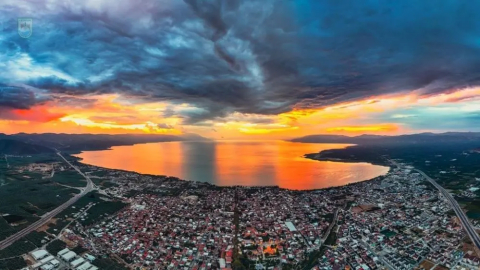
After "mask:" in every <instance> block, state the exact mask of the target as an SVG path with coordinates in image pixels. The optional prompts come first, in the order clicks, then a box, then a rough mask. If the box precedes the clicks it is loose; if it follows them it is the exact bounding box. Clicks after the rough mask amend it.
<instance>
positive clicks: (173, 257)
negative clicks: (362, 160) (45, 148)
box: [23, 162, 480, 270]
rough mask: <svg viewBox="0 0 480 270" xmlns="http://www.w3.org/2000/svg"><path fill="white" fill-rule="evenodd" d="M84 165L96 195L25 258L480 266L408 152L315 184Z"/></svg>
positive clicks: (260, 265)
mask: <svg viewBox="0 0 480 270" xmlns="http://www.w3.org/2000/svg"><path fill="white" fill-rule="evenodd" d="M61 164H62V163H58V164H53V165H50V167H49V166H46V165H41V164H40V165H29V166H27V167H24V168H23V169H24V170H27V171H40V172H42V173H43V174H44V175H45V176H46V177H48V175H50V174H53V173H51V170H54V169H55V168H57V170H59V171H62V170H65V171H68V168H66V167H63V165H61ZM78 168H79V169H80V170H81V171H83V172H86V174H87V175H88V176H89V177H90V178H91V179H92V180H93V181H94V182H95V183H96V185H97V186H98V187H99V188H98V190H95V191H92V193H95V195H96V197H95V198H97V199H98V200H97V201H92V202H88V203H87V202H83V204H81V205H76V206H72V207H71V208H69V209H67V210H66V211H65V212H62V214H61V215H60V216H62V215H63V218H64V219H65V220H68V223H67V222H65V226H64V227H63V228H60V230H57V231H53V233H48V236H47V237H46V239H52V238H55V239H57V240H56V241H61V242H64V243H65V244H64V245H60V247H59V248H57V249H54V251H51V252H49V251H48V249H47V250H46V249H45V248H43V247H42V248H38V249H36V250H34V251H31V252H29V253H28V254H25V255H24V256H23V258H24V259H25V260H26V261H27V262H28V266H27V267H25V268H24V269H41V270H52V269H78V270H96V269H103V268H100V267H99V266H96V264H95V261H96V260H98V259H97V258H105V257H108V258H111V259H112V261H115V262H116V263H118V264H119V265H122V267H124V268H125V269H192V270H206V269H355V270H360V269H363V270H369V269H395V270H401V269H437V270H441V269H458V270H460V269H478V268H479V267H480V256H479V255H480V253H479V250H478V249H477V248H476V247H475V245H474V244H473V243H472V242H471V241H470V240H469V237H468V236H467V235H466V233H465V231H464V230H463V229H462V225H461V223H460V222H459V219H458V218H457V217H456V215H455V213H454V212H453V210H452V208H451V206H450V205H449V203H448V201H447V200H446V199H445V198H444V197H443V196H442V194H441V193H440V192H439V191H438V190H437V189H436V188H435V187H434V186H433V185H431V184H430V183H429V182H428V181H427V180H426V179H425V178H424V177H423V176H422V175H421V174H420V173H418V172H416V171H415V170H413V168H412V167H410V166H408V165H405V164H401V163H396V162H395V165H392V169H391V170H390V172H389V173H388V174H387V175H384V176H380V177H377V178H375V179H372V180H370V181H365V182H360V183H355V184H351V185H347V186H343V187H334V188H329V189H324V190H313V191H296V190H286V189H281V188H278V187H217V186H214V185H211V184H207V183H201V182H191V181H183V180H180V179H177V178H173V177H162V176H151V175H141V174H137V173H133V172H126V171H118V170H109V169H103V168H98V167H94V166H90V165H85V164H81V163H78ZM86 197H88V195H87V196H86ZM114 201H119V202H121V203H122V207H120V208H116V209H115V210H114V211H112V212H110V213H108V214H106V213H105V214H100V215H98V216H95V217H94V218H93V217H89V215H92V213H91V212H92V211H91V210H92V209H94V208H95V207H96V205H97V204H102V203H112V202H114ZM57 222H59V221H57ZM474 225H475V226H477V227H478V225H479V224H478V222H474ZM47 243H48V241H45V246H47V247H48V245H47ZM75 251H77V253H76V252H75ZM112 269H113V268H112Z"/></svg>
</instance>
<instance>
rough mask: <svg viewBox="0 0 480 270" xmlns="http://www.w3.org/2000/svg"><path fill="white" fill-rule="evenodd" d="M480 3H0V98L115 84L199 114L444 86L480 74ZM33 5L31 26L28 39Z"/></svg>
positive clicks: (271, 109) (11, 103)
mask: <svg viewBox="0 0 480 270" xmlns="http://www.w3.org/2000/svg"><path fill="white" fill-rule="evenodd" d="M479 11H480V2H477V1H456V0H440V1H412V0H403V1H368V0H364V1H341V0H332V1H330V0H325V1H316V0H296V1H287V0H285V1H283V0H277V1H273V0H257V1H254V0H251V1H250V0H249V1H239V0H228V1H225V0H204V1H202V0H185V1H184V2H182V1H171V0H161V1H159V0H142V1H133V0H131V1H122V4H119V3H118V2H117V1H105V0H104V1H77V3H75V2H73V1H70V2H64V1H46V0H42V1H34V2H32V1H24V2H23V1H11V0H8V1H2V4H0V14H2V15H1V16H0V21H1V23H2V24H1V25H2V27H1V28H2V29H3V31H2V32H0V51H1V56H0V83H1V84H2V86H1V87H0V106H4V107H5V106H6V107H14V108H28V107H30V106H32V105H33V104H35V103H36V102H42V101H44V100H45V95H48V94H55V93H66V94H69V95H73V96H82V95H88V94H92V93H111V92H118V93H122V94H124V95H126V96H131V97H135V98H139V99H144V100H148V101H155V100H158V101H164V100H168V101H170V102H173V103H183V102H187V103H191V104H192V105H195V106H196V107H198V108H200V109H199V110H193V111H186V112H185V113H184V115H183V117H185V119H186V120H185V121H186V123H198V122H200V121H203V120H208V119H213V118H215V117H218V116H225V115H227V114H228V113H231V112H234V111H237V112H242V113H259V114H277V113H280V112H285V111H288V110H290V109H292V108H293V107H299V108H313V107H321V106H326V105H329V104H334V103H337V102H342V101H347V100H355V99H361V98H365V97H370V96H375V95H379V94H388V93H398V92H406V91H413V90H418V89H420V91H421V92H422V93H424V94H426V95H428V94H433V93H439V92H444V91H449V90H451V89H455V88H461V87H465V86H473V85H478V84H479V82H480V75H479V74H478V67H479V66H480V34H479V33H480V20H478V18H477V17H478V16H477V14H478V13H479ZM26 16H27V17H28V16H30V17H33V20H34V26H33V31H34V33H33V35H32V37H31V38H29V39H22V38H20V37H19V36H18V34H17V25H16V23H17V22H16V19H17V17H26ZM11 87H17V88H19V89H21V90H19V91H18V94H12V91H11V89H13V88H11ZM39 93H42V96H40V95H39Z"/></svg>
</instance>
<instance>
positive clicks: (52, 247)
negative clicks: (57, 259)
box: [46, 239, 67, 255]
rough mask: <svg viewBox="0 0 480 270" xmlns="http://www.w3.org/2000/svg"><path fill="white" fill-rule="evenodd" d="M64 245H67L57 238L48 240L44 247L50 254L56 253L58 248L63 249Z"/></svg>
mask: <svg viewBox="0 0 480 270" xmlns="http://www.w3.org/2000/svg"><path fill="white" fill-rule="evenodd" d="M66 247H67V243H65V242H63V241H62V240H59V239H57V240H54V241H52V242H50V243H49V244H48V245H47V247H46V249H47V251H48V252H49V253H50V254H53V255H57V253H58V252H59V251H60V250H63V249H64V248H66Z"/></svg>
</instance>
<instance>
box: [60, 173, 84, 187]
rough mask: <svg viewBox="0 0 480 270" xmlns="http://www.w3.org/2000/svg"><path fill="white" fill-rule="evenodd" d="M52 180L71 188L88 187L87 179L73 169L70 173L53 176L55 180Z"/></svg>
mask: <svg viewBox="0 0 480 270" xmlns="http://www.w3.org/2000/svg"><path fill="white" fill-rule="evenodd" d="M51 180H52V181H54V182H56V183H59V184H62V185H66V186H71V187H85V186H86V185H87V181H86V180H85V178H84V177H83V176H81V175H80V174H79V173H78V172H77V171H75V170H73V169H72V170H68V171H62V172H55V175H54V176H53V178H51Z"/></svg>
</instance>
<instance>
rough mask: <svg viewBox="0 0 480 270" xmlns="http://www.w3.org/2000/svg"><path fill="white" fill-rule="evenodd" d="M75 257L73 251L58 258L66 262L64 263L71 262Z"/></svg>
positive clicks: (75, 254)
mask: <svg viewBox="0 0 480 270" xmlns="http://www.w3.org/2000/svg"><path fill="white" fill-rule="evenodd" d="M76 256H77V253H75V252H73V251H69V252H67V253H65V254H63V255H61V256H60V258H62V260H64V261H66V262H71V261H72V260H73V259H75V257H76Z"/></svg>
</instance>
